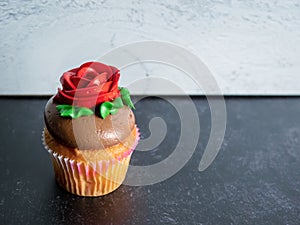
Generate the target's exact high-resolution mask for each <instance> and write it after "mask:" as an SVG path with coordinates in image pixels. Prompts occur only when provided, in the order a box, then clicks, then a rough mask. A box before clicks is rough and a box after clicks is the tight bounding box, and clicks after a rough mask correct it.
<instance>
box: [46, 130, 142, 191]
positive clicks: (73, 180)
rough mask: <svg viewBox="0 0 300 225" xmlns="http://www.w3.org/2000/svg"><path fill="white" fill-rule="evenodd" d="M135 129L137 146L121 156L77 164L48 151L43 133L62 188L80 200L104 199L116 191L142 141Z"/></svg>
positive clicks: (134, 145)
mask: <svg viewBox="0 0 300 225" xmlns="http://www.w3.org/2000/svg"><path fill="white" fill-rule="evenodd" d="M136 129H137V135H136V140H135V142H134V143H133V145H132V146H131V148H129V149H128V150H127V151H124V152H123V153H122V155H118V156H117V157H116V158H114V157H113V156H110V157H108V158H106V159H103V160H98V161H93V162H89V161H77V160H74V159H70V158H68V157H66V156H63V155H60V154H58V153H56V152H55V151H53V150H52V149H50V148H49V147H48V145H47V143H46V141H45V132H44V131H43V138H42V141H43V145H44V147H45V149H46V150H47V151H48V152H49V154H50V157H51V160H52V164H53V168H54V173H55V177H56V180H57V182H58V183H59V185H60V186H62V187H63V188H64V189H66V190H67V191H69V192H71V193H73V194H76V195H81V196H101V195H105V194H108V193H110V192H112V191H114V190H115V189H117V188H118V187H119V186H120V185H121V184H122V182H123V181H124V179H125V176H126V173H127V169H128V166H129V162H130V158H131V155H132V152H133V150H134V149H135V147H136V145H137V143H138V140H139V130H138V128H137V127H136Z"/></svg>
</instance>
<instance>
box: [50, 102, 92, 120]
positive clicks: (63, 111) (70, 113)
mask: <svg viewBox="0 0 300 225" xmlns="http://www.w3.org/2000/svg"><path fill="white" fill-rule="evenodd" d="M56 110H57V111H58V112H59V114H60V116H63V117H71V118H73V119H76V118H79V117H81V116H89V115H92V114H94V112H93V110H91V109H89V108H85V107H78V106H72V105H57V106H56Z"/></svg>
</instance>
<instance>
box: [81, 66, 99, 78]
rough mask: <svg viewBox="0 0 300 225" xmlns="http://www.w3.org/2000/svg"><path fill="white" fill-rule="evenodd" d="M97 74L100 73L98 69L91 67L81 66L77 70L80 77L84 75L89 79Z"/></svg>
mask: <svg viewBox="0 0 300 225" xmlns="http://www.w3.org/2000/svg"><path fill="white" fill-rule="evenodd" d="M97 75H98V73H97V71H96V70H94V69H93V68H91V67H81V68H80V69H79V70H78V72H77V76H78V77H84V78H86V79H89V80H92V79H94V77H95V76H97Z"/></svg>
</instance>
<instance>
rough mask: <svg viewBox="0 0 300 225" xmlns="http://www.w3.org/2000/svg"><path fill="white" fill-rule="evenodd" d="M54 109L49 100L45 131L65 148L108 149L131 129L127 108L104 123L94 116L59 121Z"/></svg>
mask: <svg viewBox="0 0 300 225" xmlns="http://www.w3.org/2000/svg"><path fill="white" fill-rule="evenodd" d="M56 105H57V104H56V103H55V102H54V101H53V97H52V98H51V99H50V100H49V101H48V102H47V104H46V107H45V113H44V116H45V123H46V127H47V129H48V131H49V133H50V134H51V135H52V136H53V137H54V138H55V139H56V140H57V141H58V142H60V143H62V144H64V145H66V146H68V147H74V148H78V149H80V150H87V149H103V148H107V147H111V146H113V145H116V144H119V143H120V142H122V141H123V140H124V139H126V138H127V137H128V136H129V135H130V134H131V132H132V130H133V129H134V127H135V118H134V114H133V112H132V111H131V109H129V108H128V107H127V106H124V107H122V108H120V109H119V110H118V112H117V113H116V114H115V115H109V116H107V117H106V118H105V119H102V118H100V117H99V116H98V115H90V116H82V117H79V118H76V119H72V118H69V117H61V116H60V115H59V113H58V112H57V110H56Z"/></svg>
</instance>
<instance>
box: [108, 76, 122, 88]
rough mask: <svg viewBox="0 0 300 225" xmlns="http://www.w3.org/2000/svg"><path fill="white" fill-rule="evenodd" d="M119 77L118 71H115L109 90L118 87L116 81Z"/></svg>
mask: <svg viewBox="0 0 300 225" xmlns="http://www.w3.org/2000/svg"><path fill="white" fill-rule="evenodd" d="M119 79H120V73H117V74H115V75H114V76H113V83H112V85H111V87H110V91H115V90H117V89H118V81H119Z"/></svg>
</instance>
